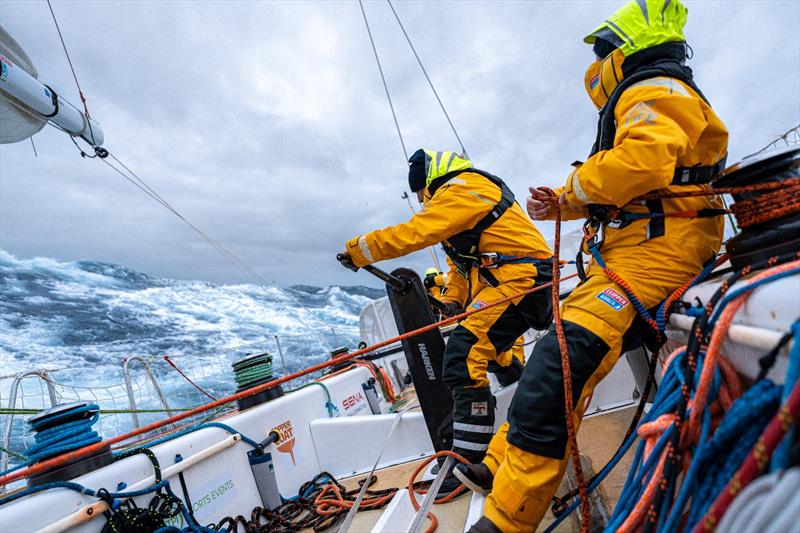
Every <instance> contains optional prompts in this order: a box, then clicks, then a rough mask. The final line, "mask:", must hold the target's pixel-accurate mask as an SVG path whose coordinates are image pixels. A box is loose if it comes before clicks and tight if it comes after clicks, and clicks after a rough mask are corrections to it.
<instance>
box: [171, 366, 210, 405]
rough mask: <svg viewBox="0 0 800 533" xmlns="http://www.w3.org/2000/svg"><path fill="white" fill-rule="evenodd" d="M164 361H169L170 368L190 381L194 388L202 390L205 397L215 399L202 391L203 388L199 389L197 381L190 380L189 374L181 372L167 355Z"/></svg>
mask: <svg viewBox="0 0 800 533" xmlns="http://www.w3.org/2000/svg"><path fill="white" fill-rule="evenodd" d="M164 361H166V362H167V363H169V366H171V367H172V368H174V369H175V370H177V371H178V374H180V375H181V376H183V379H185V380H186V381H188V382H189V383H191V384H192V387H194V388H195V389H197V390H199V391H200V392H202V393H203V394H205V395H206V396H207V397H209V398H211V400H212V401H213V400H216V398H214V397H213V396H211V395H210V394H209V393H207V392H206V391H204V390H203V389H201V388H200V386H199V385H198V384H197V383H195V382H194V381H192V380H191V379H190V378H189V376H187V375H186V374H184V373H183V371H182V370H181V369H180V368H178V367H177V365H175V363H173V362H172V359H170V358H169V356H168V355H165V356H164Z"/></svg>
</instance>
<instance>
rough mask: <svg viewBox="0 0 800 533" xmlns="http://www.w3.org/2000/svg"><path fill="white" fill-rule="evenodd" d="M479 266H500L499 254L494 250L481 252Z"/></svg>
mask: <svg viewBox="0 0 800 533" xmlns="http://www.w3.org/2000/svg"><path fill="white" fill-rule="evenodd" d="M478 258H479V259H480V268H497V267H499V266H500V260H499V256H498V254H497V253H496V252H488V253H481V254H480V255H479V256H478Z"/></svg>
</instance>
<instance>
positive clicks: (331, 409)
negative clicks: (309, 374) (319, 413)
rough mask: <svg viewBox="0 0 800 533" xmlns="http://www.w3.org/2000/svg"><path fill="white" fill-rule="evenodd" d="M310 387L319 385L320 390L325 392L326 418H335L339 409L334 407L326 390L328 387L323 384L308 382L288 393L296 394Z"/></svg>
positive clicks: (329, 392)
mask: <svg viewBox="0 0 800 533" xmlns="http://www.w3.org/2000/svg"><path fill="white" fill-rule="evenodd" d="M312 385H319V386H320V387H322V390H323V391H324V392H325V407H326V408H327V409H328V417H330V418H334V417H336V416H337V415H338V413H339V409H338V408H337V407H336V404H334V403H333V401H332V400H331V391H330V390H328V387H326V386H325V384H324V383H321V382H319V381H309V382H308V383H306V384H305V385H303V386H302V387H297V388H296V389H292V390H290V391H289V392H290V393H291V392H296V391H299V390H301V389H305V388H306V387H310V386H312Z"/></svg>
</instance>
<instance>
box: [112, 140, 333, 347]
mask: <svg viewBox="0 0 800 533" xmlns="http://www.w3.org/2000/svg"><path fill="white" fill-rule="evenodd" d="M109 156H110V157H111V158H112V159H113V160H114V161H115V162H116V163H118V164H119V165H120V166H121V167H122V168H123V169H125V171H126V172H127V174H126V172H123V171H122V170H120V169H119V168H117V167H115V166H114V165H112V164H111V163H109V162H108V161H107V160H106V159H101V160H100V161H102V162H103V163H105V164H106V165H108V166H109V167H110V168H111V169H112V170H114V171H115V172H117V173H118V174H119V175H120V176H122V177H123V178H125V179H126V180H128V181H129V182H130V183H132V184H133V185H134V186H136V187H137V188H138V189H139V190H141V191H142V192H144V193H145V194H146V195H148V196H149V197H150V198H152V199H153V200H155V201H156V202H158V203H159V204H161V205H162V206H163V207H164V208H166V209H167V210H168V211H170V212H171V213H172V214H174V215H175V216H176V217H178V219H180V220H181V221H182V222H183V223H185V224H186V225H187V226H189V228H191V229H192V230H193V231H194V232H195V233H197V234H198V235H199V236H200V237H201V238H202V239H203V240H204V241H206V242H207V243H208V244H209V245H211V246H212V247H213V248H214V249H215V250H216V251H217V252H219V253H220V254H221V255H222V256H223V257H225V258H226V259H227V260H228V261H229V262H230V263H231V264H232V265H233V266H234V267H236V268H237V269H238V270H239V271H240V272H242V273H243V274H245V275H247V276H249V277H251V278H253V279H255V281H256V282H257V284H258V286H260V287H262V288H263V287H264V286H265V285H269V286H272V287H275V288H276V289H278V291H280V292H281V293H282V294H283V295H284V296H286V297H287V298H288V299H289V300H291V301H292V302H293V303H295V304H296V305H298V306H299V307H300V308H301V309H303V310H305V311H307V312H308V313H309V315H310V316H311V317H313V318H314V319H315V320H316V321H317V322H319V323H320V324H322V325H323V326H325V327H326V328H328V327H330V326H329V325H328V324H327V323H326V322H325V321H324V320H322V319H321V318H319V317H317V316H316V315H314V314H313V313H312V312H311V311H310V310H309V309H308V308H307V307H306V306H305V305H303V304H302V303H301V302H300V301H298V300H297V299H296V298H295V297H294V296H292V295H291V293H289V292H288V291H287V290H286V289H284V288H283V287H281V286H280V285H278V284H277V283H276V282H275V281H273V280H271V279H269V278H267V277H266V276H264V275H263V274H261V273H260V272H258V271H257V270H256V269H254V268H253V267H251V266H250V265H249V264H248V263H247V262H245V261H244V260H243V259H242V258H240V257H239V256H237V255H236V254H234V253H233V252H231V251H230V250H229V249H228V248H226V247H225V246H223V245H222V244H221V243H219V241H217V240H216V239H214V238H212V237H211V236H210V235H208V234H207V233H206V232H205V231H203V230H202V229H200V228H199V227H197V226H196V225H195V224H194V223H192V222H191V221H189V220H188V219H187V218H186V217H185V216H183V215H182V214H181V213H180V212H179V211H178V210H177V209H175V208H174V207H173V206H172V205H171V204H170V203H169V202H167V201H166V200H165V199H164V198H163V197H162V196H161V195H160V194H158V193H157V192H156V191H155V190H154V189H153V188H152V187H150V186H149V185H148V184H147V183H146V182H145V181H144V180H143V179H142V178H141V177H139V176H138V175H137V174H136V173H135V172H133V171H132V170H131V169H130V168H129V167H128V166H127V165H125V163H123V162H122V161H120V160H119V158H117V157H116V156H115V155H114V154H113V153H109ZM278 305H280V306H281V307H283V308H284V309H285V310H286V311H288V312H289V313H290V314H294V315H295V318H296V319H297V321H298V322H300V323H301V324H302V325H303V326H304V327H306V328H307V329H308V330H309V331H311V332H312V333H313V334H314V336H315V337H316V339H317V341H318V342H319V343H320V345H321V346H322V347H323V348H324V349H325V350H328V351H330V349H331V348H332V347H331V346H330V344H329V343H328V342H327V341H325V339H324V337H323V336H322V335H321V334H320V333H319V332H318V331H317V330H315V329H314V328H312V327H311V326H310V325H309V324H308V323H307V322H306V321H304V320H303V319H302V318H301V317H300V316H298V313H295V312H293V310H292V309H291V308H289V307H287V306H286V305H284V304H282V303H280V302H278Z"/></svg>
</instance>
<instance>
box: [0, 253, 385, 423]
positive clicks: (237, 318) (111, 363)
mask: <svg viewBox="0 0 800 533" xmlns="http://www.w3.org/2000/svg"><path fill="white" fill-rule="evenodd" d="M384 295H385V292H384V291H381V290H378V289H373V288H369V287H363V286H353V287H343V286H335V285H334V286H328V287H313V286H306V285H295V286H290V287H275V286H260V285H254V284H231V285H220V284H214V283H209V282H205V281H186V280H174V279H166V278H157V277H153V276H150V275H148V274H146V273H144V272H139V271H136V270H133V269H131V268H128V267H125V266H123V265H117V264H112V263H105V262H100V261H91V260H81V261H70V262H67V261H60V260H57V259H52V258H45V257H36V258H32V259H21V258H17V257H15V256H13V255H11V254H9V253H7V252H5V251H2V250H0V403H1V404H2V406H3V407H7V405H8V397H9V395H10V387H11V385H12V382H13V376H14V375H16V374H18V373H20V372H25V371H36V370H39V371H44V372H46V374H45V375H46V378H47V380H50V382H51V383H52V384H54V386H53V387H52V390H54V391H55V394H56V396H57V400H58V401H59V402H61V401H74V400H85V401H96V402H97V403H98V404H100V406H101V408H104V409H116V410H124V409H126V408H128V407H129V406H130V395H129V394H128V392H129V390H128V389H126V388H125V386H124V385H125V375H124V372H123V370H124V368H123V367H124V362H125V361H126V360H127V359H131V361H130V362H129V367H130V368H129V380H130V381H131V382H132V388H133V393H134V396H135V401H136V407H137V408H139V409H141V408H148V407H149V408H153V409H158V408H161V407H163V405H162V403H163V402H161V401H160V399H159V397H158V395H157V394H156V392H157V391H155V390H154V388H153V384H152V380H151V379H149V377H148V374H147V372H146V371H145V368H144V363H145V362H146V363H147V365H148V366H149V368H150V370H151V373H152V374H153V375H154V377H155V378H156V379H157V381H158V383H159V386H160V388H161V389H162V393H163V394H164V396H166V398H167V400H168V402H169V404H170V405H169V406H170V408H188V407H193V406H196V405H199V404H201V403H203V402H204V401H209V398H210V397H214V398H218V397H222V396H224V395H226V394H230V393H232V392H234V390H235V383H234V380H233V373H232V370H231V367H230V364H231V363H232V362H234V361H236V360H237V359H238V358H240V357H242V356H244V355H245V354H248V353H262V352H268V353H269V354H270V355H272V357H273V372H274V374H275V375H283V374H286V373H290V372H294V371H296V370H299V369H302V368H305V367H307V366H309V365H312V364H315V363H319V362H321V361H324V360H326V359H328V358H329V357H330V351H331V350H333V349H335V348H339V347H347V348H351V349H352V348H355V347H356V346H357V344H358V342H359V340H360V339H359V314H360V312H361V310H362V308H363V307H364V306H365V305H366V304H368V303H369V302H371V301H373V300H375V299H376V298H379V297H381V296H384ZM164 356H169V358H170V361H172V363H173V364H174V365H175V367H177V368H178V369H179V370H180V372H178V371H177V370H176V369H175V367H173V366H171V365H169V364H167V363H166V361H165V359H164ZM312 377H313V376H312ZM298 383H300V384H302V381H300V382H298ZM22 385H23V386H22V387H21V389H20V392H19V393H18V398H17V402H16V407H17V408H20V407H25V408H39V407H47V406H48V405H49V403H50V401H49V398H48V387H47V381H46V380H42V379H40V376H32V377H31V378H26V379H25V380H23V384H22ZM142 416H143V417H144V418H146V419H148V420H149V419H152V418H154V417H157V416H164V415H159V414H152V415H151V416H145V415H142ZM129 418H130V417H129ZM140 418H142V417H140ZM140 421H141V420H140ZM122 426H123V427H117V428H116V429H115V431H117V430H125V429H129V427H130V420H128V422H125V423H123V424H122ZM15 433H16V432H15Z"/></svg>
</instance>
